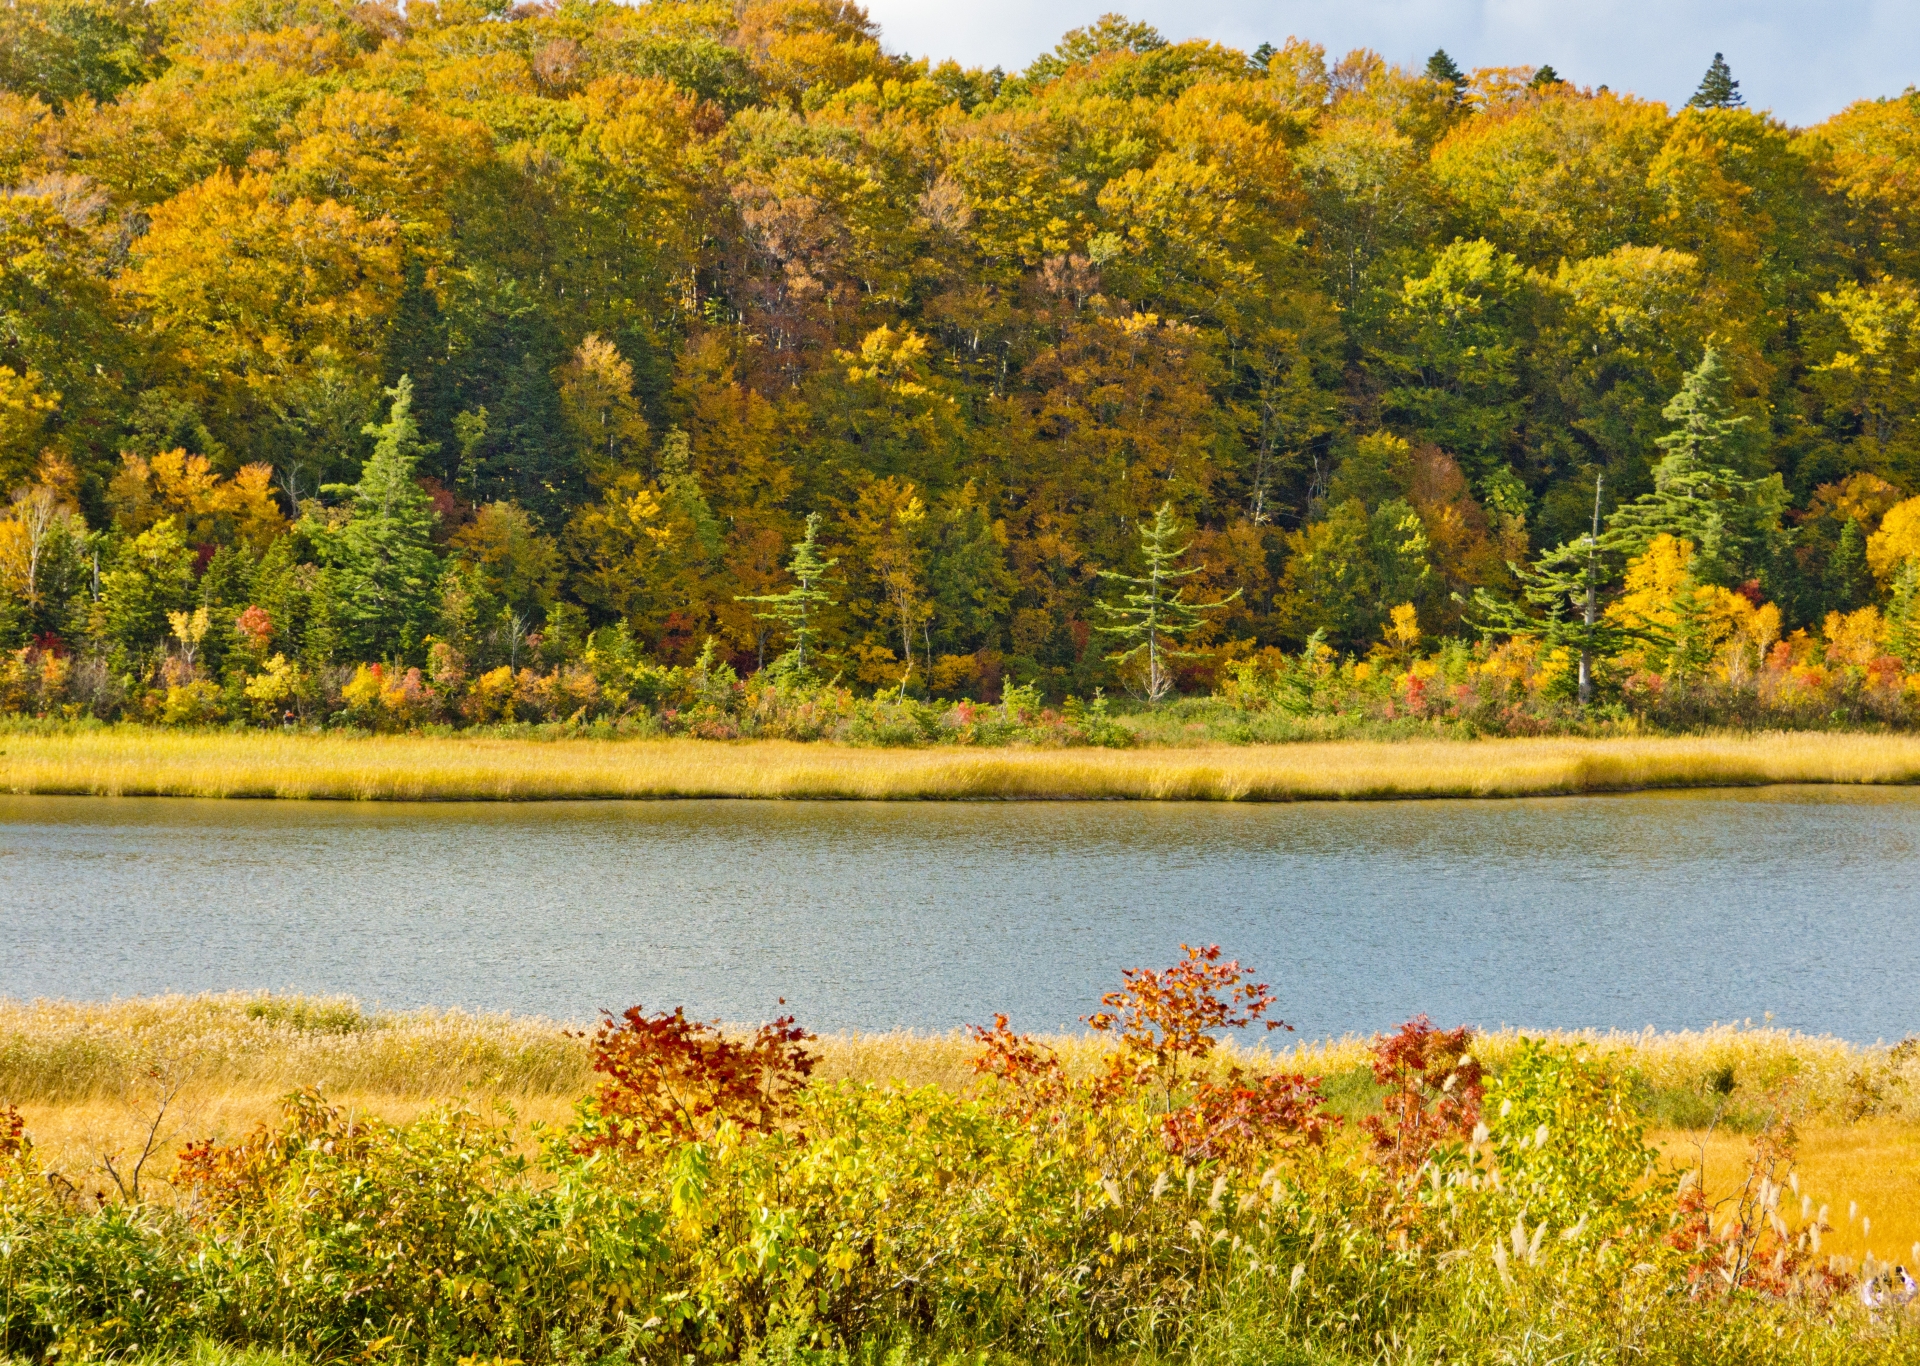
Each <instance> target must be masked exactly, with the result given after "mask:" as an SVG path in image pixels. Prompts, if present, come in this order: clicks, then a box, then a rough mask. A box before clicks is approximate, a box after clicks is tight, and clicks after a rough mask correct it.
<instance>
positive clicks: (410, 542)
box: [324, 375, 440, 659]
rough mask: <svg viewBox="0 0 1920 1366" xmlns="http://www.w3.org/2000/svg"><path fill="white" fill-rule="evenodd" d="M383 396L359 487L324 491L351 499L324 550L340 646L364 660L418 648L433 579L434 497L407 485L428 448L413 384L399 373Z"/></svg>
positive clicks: (428, 616) (436, 571)
mask: <svg viewBox="0 0 1920 1366" xmlns="http://www.w3.org/2000/svg"><path fill="white" fill-rule="evenodd" d="M387 394H388V396H389V397H390V398H392V400H393V407H392V408H391V410H389V412H388V415H387V420H386V421H385V422H384V423H377V424H376V423H369V424H368V425H367V428H366V434H367V435H368V436H371V437H372V438H374V446H373V454H372V455H370V456H368V457H367V463H366V464H365V466H363V467H362V469H361V471H360V482H359V483H357V484H353V485H347V486H343V485H339V484H329V485H327V487H326V489H325V490H324V491H325V492H329V493H347V494H350V495H351V502H350V503H349V511H348V516H347V520H346V522H345V524H344V525H342V526H341V527H340V528H339V529H338V530H337V531H333V532H330V533H328V534H327V536H326V541H327V542H328V544H327V545H326V551H327V558H328V560H329V561H330V563H331V564H332V566H333V568H334V569H335V571H336V582H335V585H334V587H335V593H336V596H335V610H336V612H337V617H336V622H337V626H338V629H339V632H340V637H341V644H342V645H343V646H345V647H346V648H348V649H349V650H352V651H355V652H357V653H358V654H359V656H360V657H361V658H363V659H366V658H378V657H380V656H382V655H392V656H399V657H405V656H410V655H413V654H416V653H417V652H418V651H419V650H420V648H421V647H422V646H423V645H424V644H425V642H426V636H427V631H428V629H429V627H430V626H431V624H432V619H433V610H434V600H435V590H436V587H437V585H438V583H439V578H440V559H439V556H437V555H436V554H435V553H434V549H433V541H432V535H433V524H434V519H435V516H436V514H435V512H434V510H433V499H432V498H431V497H430V496H428V494H427V493H426V491H425V490H424V489H422V488H421V487H420V486H419V484H417V483H416V482H414V470H415V468H416V467H417V466H418V464H419V462H420V458H421V457H422V456H423V455H431V454H432V453H433V450H434V448H433V447H432V446H430V445H427V444H425V443H423V442H422V441H421V440H420V428H419V426H418V425H417V424H416V423H415V421H414V417H413V382H412V381H411V380H409V379H408V378H407V377H406V376H405V375H402V376H401V377H400V382H399V383H398V384H396V385H394V387H393V388H391V389H389V390H387Z"/></svg>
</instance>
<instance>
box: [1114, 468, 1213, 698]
mask: <svg viewBox="0 0 1920 1366" xmlns="http://www.w3.org/2000/svg"><path fill="white" fill-rule="evenodd" d="M1180 535H1181V528H1180V524H1179V521H1178V520H1177V519H1176V518H1175V517H1174V515H1173V504H1172V503H1162V504H1161V505H1160V508H1159V510H1158V511H1157V512H1155V513H1154V514H1153V525H1152V526H1143V527H1141V528H1140V556H1141V558H1142V559H1144V560H1145V561H1146V566H1147V572H1146V573H1144V574H1139V575H1134V574H1120V573H1116V572H1115V571H1113V570H1111V569H1103V570H1101V571H1100V577H1101V578H1103V579H1107V580H1109V581H1111V582H1113V583H1119V584H1124V585H1126V586H1127V587H1128V588H1130V589H1131V590H1132V591H1131V592H1128V593H1124V594H1122V595H1121V598H1120V601H1119V603H1117V604H1115V603H1105V602H1103V603H1101V604H1099V606H1100V610H1101V611H1103V612H1105V613H1106V614H1107V615H1108V616H1110V617H1112V618H1113V619H1114V624H1113V625H1111V626H1097V627H1095V628H1094V629H1095V630H1097V631H1100V632H1103V633H1104V634H1106V635H1110V636H1118V637H1119V638H1120V642H1121V644H1122V645H1123V646H1124V647H1125V648H1124V649H1120V650H1116V651H1115V652H1114V653H1112V654H1110V655H1108V656H1107V659H1108V660H1109V661H1110V662H1112V663H1115V664H1119V665H1122V666H1125V665H1127V664H1129V663H1135V662H1139V661H1143V662H1144V664H1145V667H1146V678H1145V691H1146V696H1147V701H1149V702H1158V701H1160V699H1161V698H1163V697H1165V696H1166V695H1167V694H1168V693H1170V692H1172V691H1173V670H1172V669H1171V668H1169V667H1168V665H1169V663H1170V661H1172V660H1175V659H1191V658H1193V657H1194V653H1195V652H1194V651H1191V650H1177V649H1175V648H1174V645H1175V643H1176V642H1177V641H1179V640H1180V639H1181V638H1182V637H1183V636H1186V635H1189V634H1191V633H1192V632H1193V630H1194V629H1195V628H1197V627H1198V626H1200V625H1201V624H1202V623H1203V622H1205V621H1206V620H1207V618H1206V615H1205V614H1206V613H1208V612H1212V611H1215V610H1217V609H1218V608H1221V607H1225V606H1226V605H1227V604H1228V603H1230V602H1232V601H1233V600H1234V599H1235V598H1237V597H1239V596H1240V590H1239V589H1237V588H1236V589H1234V590H1233V592H1231V593H1229V594H1228V595H1227V596H1226V597H1224V598H1219V599H1216V600H1215V601H1213V602H1188V601H1187V600H1186V591H1187V590H1186V586H1185V585H1184V584H1182V583H1181V582H1180V580H1182V579H1185V578H1188V577H1190V576H1192V575H1194V574H1198V573H1199V572H1200V570H1201V566H1200V565H1190V566H1188V567H1187V568H1185V569H1176V568H1175V567H1174V566H1175V565H1177V564H1179V562H1180V560H1181V557H1183V556H1184V555H1185V554H1186V553H1187V551H1188V550H1189V549H1191V548H1192V543H1191V542H1188V543H1187V544H1186V545H1179V546H1176V545H1175V544H1174V542H1175V541H1177V540H1179V539H1180Z"/></svg>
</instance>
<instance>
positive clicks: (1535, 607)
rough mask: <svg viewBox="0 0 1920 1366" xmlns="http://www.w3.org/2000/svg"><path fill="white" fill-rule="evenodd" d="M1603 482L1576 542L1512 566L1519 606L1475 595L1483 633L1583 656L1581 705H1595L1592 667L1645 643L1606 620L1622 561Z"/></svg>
mask: <svg viewBox="0 0 1920 1366" xmlns="http://www.w3.org/2000/svg"><path fill="white" fill-rule="evenodd" d="M1603 488H1604V484H1603V480H1602V479H1601V478H1598V477H1596V478H1595V479H1594V481H1593V527H1592V529H1591V530H1590V531H1589V532H1588V533H1587V534H1586V535H1585V536H1582V537H1580V538H1579V539H1577V540H1573V541H1568V542H1566V543H1565V544H1564V545H1560V546H1556V547H1555V548H1554V549H1552V550H1549V551H1547V552H1546V553H1545V554H1543V555H1541V556H1540V558H1539V559H1537V560H1535V561H1534V563H1533V565H1532V566H1531V567H1528V568H1522V567H1521V566H1519V565H1511V566H1509V567H1510V568H1511V569H1512V570H1513V574H1514V577H1515V578H1516V579H1518V580H1519V583H1520V601H1518V602H1512V601H1505V600H1502V599H1498V598H1495V597H1493V596H1492V595H1491V594H1490V593H1488V592H1487V590H1486V589H1484V588H1481V589H1477V590H1475V593H1474V607H1475V608H1476V609H1477V611H1478V613H1479V617H1480V626H1481V629H1482V630H1485V631H1497V632H1503V633H1507V634H1511V635H1524V636H1531V637H1533V638H1534V639H1536V640H1538V641H1539V642H1540V643H1541V645H1542V646H1544V647H1545V648H1546V649H1547V650H1548V651H1549V652H1552V651H1555V650H1568V651H1571V652H1574V653H1577V654H1578V655H1579V657H1580V673H1579V695H1580V705H1581V706H1583V707H1584V706H1586V705H1587V704H1588V703H1590V702H1592V701H1593V662H1594V660H1595V659H1597V658H1599V657H1601V656H1603V655H1610V654H1615V653H1617V652H1618V651H1620V650H1622V649H1624V648H1625V647H1626V646H1628V645H1630V644H1632V643H1633V642H1634V641H1636V640H1639V639H1641V638H1642V636H1641V633H1639V632H1636V631H1634V630H1632V629H1630V628H1628V627H1625V626H1623V625H1621V624H1620V623H1619V622H1617V621H1614V620H1613V619H1611V618H1610V617H1608V616H1607V615H1606V610H1605V604H1606V600H1607V599H1609V598H1611V597H1613V596H1614V595H1615V593H1616V592H1617V590H1618V586H1619V581H1620V560H1619V553H1618V550H1617V548H1616V547H1613V546H1610V545H1609V544H1608V543H1607V541H1606V539H1605V538H1604V537H1603V536H1602V534H1601V530H1600V506H1601V494H1602V491H1603Z"/></svg>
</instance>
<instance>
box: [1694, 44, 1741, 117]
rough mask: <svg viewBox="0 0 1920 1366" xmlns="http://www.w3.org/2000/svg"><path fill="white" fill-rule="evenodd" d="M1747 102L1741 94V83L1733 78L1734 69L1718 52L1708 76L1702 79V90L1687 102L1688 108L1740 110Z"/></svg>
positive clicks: (1708, 68)
mask: <svg viewBox="0 0 1920 1366" xmlns="http://www.w3.org/2000/svg"><path fill="white" fill-rule="evenodd" d="M1746 102H1747V101H1746V97H1745V96H1743V95H1742V94H1741V93H1740V82H1738V81H1736V80H1735V79H1734V78H1733V68H1732V67H1730V66H1728V65H1727V59H1726V57H1725V56H1723V55H1722V54H1720V53H1718V52H1716V53H1714V54H1713V62H1712V64H1711V65H1710V66H1708V67H1707V74H1706V75H1704V76H1702V77H1701V78H1700V88H1699V89H1698V90H1696V91H1694V92H1693V98H1692V99H1690V100H1688V101H1687V107H1688V108H1689V109H1738V108H1740V107H1741V106H1742V105H1744V104H1745V103H1746Z"/></svg>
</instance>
